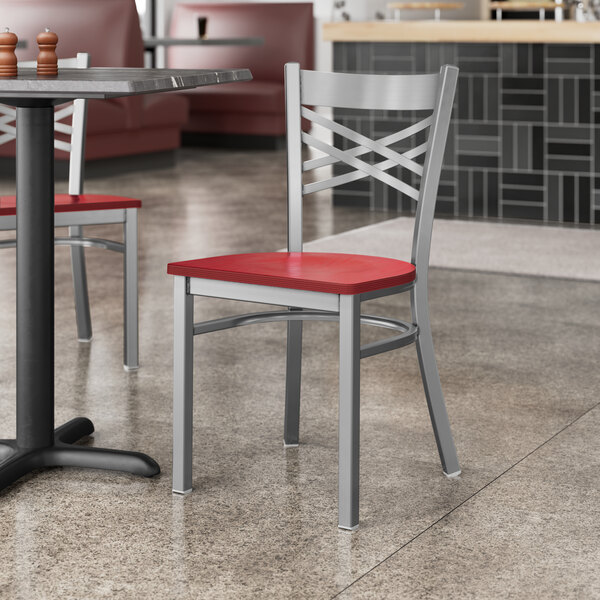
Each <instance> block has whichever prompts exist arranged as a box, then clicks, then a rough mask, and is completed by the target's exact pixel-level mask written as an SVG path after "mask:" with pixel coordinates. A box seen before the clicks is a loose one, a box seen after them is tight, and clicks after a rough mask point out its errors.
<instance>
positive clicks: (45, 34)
mask: <svg viewBox="0 0 600 600" xmlns="http://www.w3.org/2000/svg"><path fill="white" fill-rule="evenodd" d="M36 40H37V43H38V46H39V47H40V53H39V54H38V57H37V74H38V75H44V76H52V75H58V57H57V56H56V44H58V36H57V35H56V34H55V33H54V32H53V31H50V30H49V29H47V28H46V30H45V31H42V33H39V34H38V36H37V38H36Z"/></svg>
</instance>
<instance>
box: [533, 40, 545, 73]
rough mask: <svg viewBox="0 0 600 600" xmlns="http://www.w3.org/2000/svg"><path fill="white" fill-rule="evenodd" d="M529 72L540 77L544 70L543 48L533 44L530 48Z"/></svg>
mask: <svg viewBox="0 0 600 600" xmlns="http://www.w3.org/2000/svg"><path fill="white" fill-rule="evenodd" d="M531 72H532V73H533V74H534V75H541V74H543V73H544V72H545V69H544V46H543V45H542V44H533V45H532V46H531Z"/></svg>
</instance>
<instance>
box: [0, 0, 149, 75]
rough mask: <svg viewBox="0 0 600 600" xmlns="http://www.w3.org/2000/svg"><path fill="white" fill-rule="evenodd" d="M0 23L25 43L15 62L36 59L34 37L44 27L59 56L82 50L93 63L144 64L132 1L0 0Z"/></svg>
mask: <svg viewBox="0 0 600 600" xmlns="http://www.w3.org/2000/svg"><path fill="white" fill-rule="evenodd" d="M0 24H2V26H3V27H9V28H10V30H11V31H13V32H14V33H16V34H17V36H18V37H19V39H21V40H26V41H27V43H28V46H27V48H23V49H19V50H18V51H17V56H18V58H19V60H34V59H35V58H36V57H37V54H38V46H37V43H36V40H35V38H36V36H37V34H38V33H40V31H43V30H44V28H45V27H48V28H49V29H51V30H52V31H54V32H56V34H57V35H58V40H59V41H58V46H57V47H56V53H57V55H58V57H59V58H67V57H70V56H76V55H77V53H78V52H87V53H88V54H90V55H91V63H92V66H93V67H143V66H144V46H143V43H142V34H141V32H140V25H139V18H138V14H137V10H136V7H135V0H0Z"/></svg>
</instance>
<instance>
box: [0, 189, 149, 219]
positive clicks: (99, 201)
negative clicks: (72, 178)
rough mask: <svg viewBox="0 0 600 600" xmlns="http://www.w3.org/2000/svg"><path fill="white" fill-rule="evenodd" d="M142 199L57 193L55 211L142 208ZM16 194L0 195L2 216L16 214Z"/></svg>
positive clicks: (0, 213)
mask: <svg viewBox="0 0 600 600" xmlns="http://www.w3.org/2000/svg"><path fill="white" fill-rule="evenodd" d="M141 206H142V202H141V200H136V199H135V198H125V197H123V196H105V195H103V194H81V195H71V194H56V196H54V212H76V211H83V210H111V209H118V208H141ZM16 209H17V199H16V196H2V197H0V217H8V216H11V215H14V214H16Z"/></svg>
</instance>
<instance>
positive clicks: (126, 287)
mask: <svg viewBox="0 0 600 600" xmlns="http://www.w3.org/2000/svg"><path fill="white" fill-rule="evenodd" d="M125 219H126V220H125V223H124V225H123V229H124V239H125V254H124V257H123V292H124V296H123V366H124V367H125V370H127V371H134V370H135V369H138V368H139V366H140V361H139V334H138V319H139V315H138V223H137V209H136V208H130V209H127V212H126V216H125Z"/></svg>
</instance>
